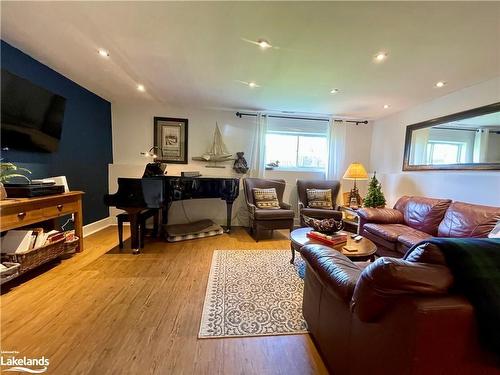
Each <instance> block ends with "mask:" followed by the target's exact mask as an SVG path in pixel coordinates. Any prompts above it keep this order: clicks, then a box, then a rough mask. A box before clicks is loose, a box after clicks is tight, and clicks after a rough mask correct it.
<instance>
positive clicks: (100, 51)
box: [97, 48, 109, 57]
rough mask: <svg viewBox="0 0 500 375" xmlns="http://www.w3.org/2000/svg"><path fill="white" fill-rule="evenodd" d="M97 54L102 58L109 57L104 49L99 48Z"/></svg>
mask: <svg viewBox="0 0 500 375" xmlns="http://www.w3.org/2000/svg"><path fill="white" fill-rule="evenodd" d="M97 53H98V54H99V55H100V56H102V57H109V52H108V51H106V50H105V49H102V48H99V50H98V51H97Z"/></svg>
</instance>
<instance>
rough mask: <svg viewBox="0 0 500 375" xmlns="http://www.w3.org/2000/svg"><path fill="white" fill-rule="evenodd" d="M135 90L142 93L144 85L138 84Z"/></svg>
mask: <svg viewBox="0 0 500 375" xmlns="http://www.w3.org/2000/svg"><path fill="white" fill-rule="evenodd" d="M137 90H138V91H140V92H144V91H146V88H145V87H144V85H141V84H138V85H137Z"/></svg>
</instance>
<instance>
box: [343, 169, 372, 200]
mask: <svg viewBox="0 0 500 375" xmlns="http://www.w3.org/2000/svg"><path fill="white" fill-rule="evenodd" d="M343 178H344V180H354V187H353V188H352V190H351V192H350V193H349V207H351V208H358V207H359V206H361V196H360V195H359V191H358V188H357V186H356V180H368V173H366V169H365V167H363V164H361V163H352V164H351V165H350V166H349V168H347V171H346V172H345V173H344V177H343Z"/></svg>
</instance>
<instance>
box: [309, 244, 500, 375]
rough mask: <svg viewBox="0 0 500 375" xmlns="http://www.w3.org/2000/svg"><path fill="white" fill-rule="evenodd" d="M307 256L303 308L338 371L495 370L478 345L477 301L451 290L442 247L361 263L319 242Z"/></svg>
mask: <svg viewBox="0 0 500 375" xmlns="http://www.w3.org/2000/svg"><path fill="white" fill-rule="evenodd" d="M301 253H302V256H303V257H304V258H305V260H306V275H305V282H304V299H303V313H304V317H305V319H306V321H307V324H308V327H309V330H310V332H311V335H312V337H313V339H314V341H315V343H316V346H317V347H318V349H319V351H320V353H321V355H322V357H323V359H324V361H325V364H326V365H327V367H328V368H329V370H330V371H331V372H332V373H333V374H346V375H357V374H373V375H378V374H381V375H382V374H384V375H385V374H398V375H405V374H408V375H410V374H411V375H419V374H464V375H465V374H471V375H472V374H495V373H498V369H497V368H495V367H494V363H493V362H492V361H493V358H491V357H489V355H488V354H487V353H486V352H485V351H483V350H482V348H481V347H480V345H479V342H478V337H477V331H476V323H475V317H474V309H473V307H472V305H471V304H470V303H469V302H468V301H467V300H466V299H465V298H464V297H462V296H460V295H455V294H451V293H449V290H450V288H451V286H452V284H453V276H452V274H451V272H450V271H449V269H448V268H447V267H446V265H445V262H444V257H443V256H442V254H441V253H440V251H439V249H437V248H435V247H434V246H432V245H424V246H421V247H417V248H416V249H414V250H412V253H410V254H408V255H407V256H406V258H405V259H404V260H403V259H396V258H379V259H378V260H377V261H375V262H374V263H371V264H370V265H369V266H368V267H366V268H364V269H363V267H362V266H360V265H359V264H357V263H354V262H352V261H350V260H349V259H348V258H347V257H345V256H344V255H343V254H341V253H339V252H337V251H335V250H332V249H330V248H328V247H325V246H321V245H307V246H304V247H303V248H302V250H301Z"/></svg>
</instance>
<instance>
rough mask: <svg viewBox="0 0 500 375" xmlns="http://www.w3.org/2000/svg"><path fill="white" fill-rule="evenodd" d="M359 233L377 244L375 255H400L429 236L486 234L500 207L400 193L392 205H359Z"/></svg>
mask: <svg viewBox="0 0 500 375" xmlns="http://www.w3.org/2000/svg"><path fill="white" fill-rule="evenodd" d="M357 213H358V215H359V219H360V220H359V228H360V229H359V233H360V234H361V235H363V236H365V237H366V238H369V239H370V240H372V241H373V242H375V244H376V245H377V248H378V250H377V254H378V255H380V256H391V257H398V258H401V257H402V256H403V255H404V254H405V253H406V252H407V251H408V249H410V248H411V247H412V246H413V245H415V244H417V243H418V242H420V241H422V240H425V239H428V238H430V237H487V236H488V233H490V232H491V230H492V229H493V228H494V226H495V225H496V223H497V222H498V221H499V220H500V208H499V207H489V206H481V205H477V204H470V203H464V202H452V201H451V200H449V199H434V198H426V197H410V196H404V197H401V198H399V200H398V201H397V202H396V204H395V205H394V208H361V209H359V210H358V211H357Z"/></svg>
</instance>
